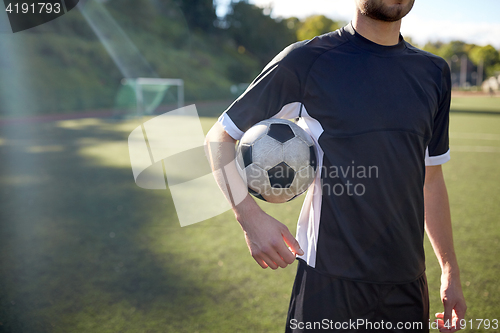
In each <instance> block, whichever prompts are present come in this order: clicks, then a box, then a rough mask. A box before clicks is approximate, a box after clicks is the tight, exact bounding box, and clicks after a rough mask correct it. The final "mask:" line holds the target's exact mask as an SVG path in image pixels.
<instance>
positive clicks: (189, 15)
mask: <svg viewBox="0 0 500 333" xmlns="http://www.w3.org/2000/svg"><path fill="white" fill-rule="evenodd" d="M175 1H176V2H177V5H178V6H179V8H180V9H181V10H182V12H183V13H184V17H185V18H186V21H187V23H188V25H189V27H190V28H192V29H193V28H194V29H199V30H203V31H211V30H213V29H214V22H215V20H216V19H217V14H216V13H215V6H214V2H213V0H175Z"/></svg>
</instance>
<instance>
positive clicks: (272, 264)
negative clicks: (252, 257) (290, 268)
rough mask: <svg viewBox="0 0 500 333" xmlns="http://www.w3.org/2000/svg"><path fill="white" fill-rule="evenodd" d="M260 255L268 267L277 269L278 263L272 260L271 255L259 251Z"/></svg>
mask: <svg viewBox="0 0 500 333" xmlns="http://www.w3.org/2000/svg"><path fill="white" fill-rule="evenodd" d="M260 257H261V258H262V260H264V262H265V263H266V265H267V266H269V268H271V269H272V270H275V269H278V267H279V266H278V264H277V263H276V262H274V260H273V259H271V257H269V256H268V255H267V254H265V253H261V255H260Z"/></svg>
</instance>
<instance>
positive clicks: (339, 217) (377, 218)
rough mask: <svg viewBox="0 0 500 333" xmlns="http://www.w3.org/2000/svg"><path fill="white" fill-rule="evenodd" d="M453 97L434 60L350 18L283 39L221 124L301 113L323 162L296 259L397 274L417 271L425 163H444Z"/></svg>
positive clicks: (242, 126)
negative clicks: (330, 28) (363, 31)
mask: <svg viewBox="0 0 500 333" xmlns="http://www.w3.org/2000/svg"><path fill="white" fill-rule="evenodd" d="M450 94H451V86H450V71H449V67H448V65H447V63H446V62H445V61H444V60H443V59H441V58H439V57H437V56H434V55H432V54H430V53H427V52H424V51H421V50H419V49H417V48H415V47H413V46H411V45H410V44H408V43H406V42H405V41H404V39H403V37H400V42H399V43H398V44H397V45H394V46H382V45H378V44H375V43H373V42H371V41H369V40H368V39H366V38H364V37H363V36H361V35H359V34H358V33H357V32H355V30H354V28H353V27H352V25H351V24H349V25H347V26H346V27H344V28H342V29H339V30H337V31H335V32H332V33H328V34H325V35H322V36H319V37H316V38H314V39H312V40H309V41H303V42H299V43H295V44H293V45H291V46H289V47H288V48H286V49H285V50H284V51H283V52H281V53H280V54H279V55H278V56H277V57H276V58H275V59H273V60H272V61H271V63H269V64H268V65H267V66H266V68H265V69H264V70H263V72H262V73H261V74H260V75H259V76H258V77H257V78H256V79H255V80H254V81H253V82H252V84H251V85H250V86H249V88H248V89H247V90H246V92H245V93H244V94H243V95H242V96H240V97H239V98H238V99H237V100H236V101H235V102H234V103H233V104H232V105H231V106H230V107H229V108H228V109H227V110H226V112H225V113H224V114H223V115H222V116H221V117H220V118H219V122H220V123H221V124H222V125H223V126H224V128H225V130H226V131H227V133H228V134H229V135H231V136H232V137H233V138H235V139H239V138H240V137H241V136H242V134H243V132H244V131H246V130H248V129H249V128H250V127H251V126H253V125H254V124H256V123H257V122H259V121H261V120H263V119H267V118H272V117H276V118H288V119H291V118H295V117H297V116H299V113H300V115H301V119H300V121H299V124H300V125H301V126H302V127H303V128H304V129H306V131H308V132H309V133H310V134H311V136H312V137H313V138H314V140H315V142H316V147H317V153H318V157H319V159H318V160H319V161H318V164H319V165H318V170H319V171H320V172H318V175H317V177H316V180H315V182H314V184H313V185H312V186H311V188H310V189H309V191H308V194H307V196H306V198H305V201H304V205H303V208H302V211H301V214H300V217H299V223H298V228H297V239H298V241H299V243H300V246H301V247H302V249H303V250H304V252H305V254H304V255H303V256H301V258H302V259H303V260H305V261H306V262H307V264H308V265H309V266H311V267H314V268H315V269H316V270H318V271H319V272H322V273H325V274H329V275H333V276H337V277H341V278H347V279H353V280H360V281H368V282H376V283H403V282H407V281H413V280H415V279H417V278H418V277H419V276H420V275H421V274H422V273H423V272H424V270H425V264H424V249H423V238H424V198H423V185H424V179H425V166H426V165H439V164H442V163H445V162H447V161H448V160H449V146H448V117H449V107H450Z"/></svg>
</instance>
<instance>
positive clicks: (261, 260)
mask: <svg viewBox="0 0 500 333" xmlns="http://www.w3.org/2000/svg"><path fill="white" fill-rule="evenodd" d="M253 259H254V260H255V262H257V263H258V264H259V265H260V267H262V268H264V269H266V268H267V267H269V266H268V265H267V264H266V262H265V261H264V260H263V259H261V258H259V257H257V258H256V257H254V258H253Z"/></svg>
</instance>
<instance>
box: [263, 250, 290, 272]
mask: <svg viewBox="0 0 500 333" xmlns="http://www.w3.org/2000/svg"><path fill="white" fill-rule="evenodd" d="M267 255H268V256H269V258H270V259H271V260H272V261H273V262H274V263H275V264H277V265H278V266H279V267H281V268H285V267H286V266H288V264H287V263H286V262H285V261H284V260H283V258H281V256H280V254H279V253H278V252H277V251H276V250H275V251H274V252H271V253H267Z"/></svg>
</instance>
